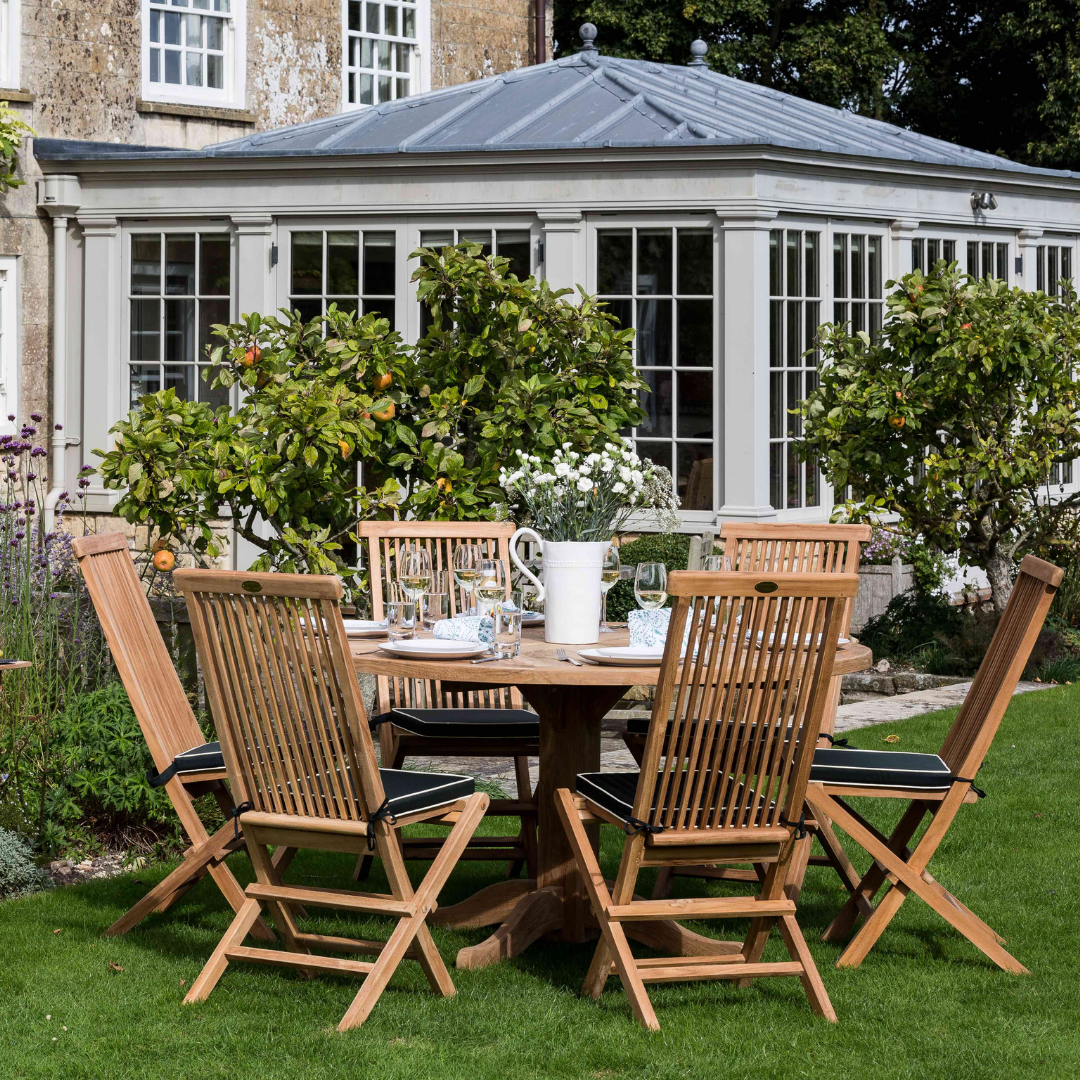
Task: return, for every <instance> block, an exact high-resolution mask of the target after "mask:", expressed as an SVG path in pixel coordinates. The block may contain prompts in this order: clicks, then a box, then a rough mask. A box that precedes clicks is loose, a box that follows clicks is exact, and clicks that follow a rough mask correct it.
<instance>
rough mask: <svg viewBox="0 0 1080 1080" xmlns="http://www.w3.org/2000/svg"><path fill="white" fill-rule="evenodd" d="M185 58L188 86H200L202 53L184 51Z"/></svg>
mask: <svg viewBox="0 0 1080 1080" xmlns="http://www.w3.org/2000/svg"><path fill="white" fill-rule="evenodd" d="M184 56H185V57H186V58H187V84H188V86H202V53H197V52H189V53H184Z"/></svg>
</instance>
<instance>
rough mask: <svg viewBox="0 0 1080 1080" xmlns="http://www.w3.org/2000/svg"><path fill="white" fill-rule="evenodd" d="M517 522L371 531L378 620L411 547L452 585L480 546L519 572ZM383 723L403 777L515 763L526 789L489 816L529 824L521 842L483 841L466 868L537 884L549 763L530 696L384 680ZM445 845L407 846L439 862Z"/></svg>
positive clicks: (456, 606) (456, 604) (385, 754)
mask: <svg viewBox="0 0 1080 1080" xmlns="http://www.w3.org/2000/svg"><path fill="white" fill-rule="evenodd" d="M513 534H514V525H513V523H511V522H505V521H503V522H490V521H486V522H485V521H469V522H464V521H362V522H360V524H359V526H358V527H357V535H358V536H360V537H361V538H362V539H365V540H367V543H368V555H369V567H370V573H371V606H372V618H375V619H381V618H383V617H384V615H385V601H386V599H387V598H388V597H389V596H391V595H392V592H391V590H392V589H393V586H394V574H395V573H396V568H397V561H398V557H399V556H400V554H401V552H402V551H403V550H404V549H405V548H408V547H421V548H425V549H426V550H427V551H428V552H429V553H430V555H431V565H432V570H433V572H434V573H435V574H437V575H439V576H440V577H442V578H450V579H452V575H453V565H454V551H455V549H456V548H457V546H458V545H459V544H476V545H478V546H480V547H481V549H482V550H483V552H484V555H485V557H486V558H495V559H502V560H503V561H505V562H506V564H507V570H509V569H510V554H509V542H510V537H511V536H513ZM449 599H450V611H449V614H450V615H451V616H452V615H454V614H456V613H457V612H458V611H460V610H461V609H462V605H463V603H464V602H465V600H466V593H465V592H464V590H461V589H457V588H455V587H454V584H453V581H452V580H451V582H450V598H449ZM376 695H377V696H376V701H377V706H378V713H377V715H376V716H375V717H374V719H373V720H372V722H371V723H372V726H373V727H374V728H376V729H377V730H378V732H379V741H380V747H381V752H382V762H383V764H384V765H388V766H390V767H392V768H395V769H400V768H401V766H402V765H403V764H404V763H405V762H406V761H407V760H408V759H409V758H411V757H427V758H440V757H451V758H455V759H461V758H510V759H512V760H513V762H514V776H515V780H516V782H517V798H516V799H494V800H492V803H491V808H490V810H489V811H488V812H489V813H491V814H494V815H499V816H505V815H516V816H518V817H520V819H521V831H520V832H519V833H518V835H517V836H479V837H475V838H474V839H473V840H472V842H471V843H470V844H469V846H468V848H467V849H466V851H465V855H464V858H466V859H480V860H485V861H487V860H494V861H499V862H501V861H503V860H505V861H506V862H507V864H508V867H509V872H510V873H509V876H511V877H516V876H517V874H518V873H519V872H520V870H521V867H522V865H527V866H528V871H529V876H530V877H535V876H536V800H535V799H534V798H533V793H532V786H531V783H530V780H529V758H530V757H538V756H539V754H540V720H539V718H538V717H537V715H536V713H533V712H529V711H528V710H527V709H526V708H525V707H524V703H523V702H522V699H521V691H519V690H518V689H517V687H511V686H489V687H486V688H485V687H476V686H474V685H464V684H452V683H445V682H440V681H437V680H425V679H401V678H394V679H391V678H385V677H383V676H379V678H378V679H377V680H376ZM438 844H439V841H438V840H432V839H430V838H426V839H425V838H419V837H413V838H409V839H406V840H404V848H405V857H406V858H407V859H430V858H433V857H434V855H435V853H436V852H437V851H438ZM370 862H371V860H370V859H368V858H364V859H361V860H360V862H359V863H358V864H357V869H356V877H357V878H358V879H363V878H364V877H366V875H367V871H368V868H369V866H370Z"/></svg>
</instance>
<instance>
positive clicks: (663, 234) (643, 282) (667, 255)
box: [637, 229, 672, 295]
mask: <svg viewBox="0 0 1080 1080" xmlns="http://www.w3.org/2000/svg"><path fill="white" fill-rule="evenodd" d="M671 256H672V251H671V230H670V229H638V234H637V258H638V265H637V288H638V292H639V293H653V294H657V295H670V293H671Z"/></svg>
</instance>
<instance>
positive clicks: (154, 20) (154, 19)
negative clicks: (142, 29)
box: [150, 11, 161, 41]
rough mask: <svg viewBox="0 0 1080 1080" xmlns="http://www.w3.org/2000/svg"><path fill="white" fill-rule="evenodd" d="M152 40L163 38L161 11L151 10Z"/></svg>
mask: <svg viewBox="0 0 1080 1080" xmlns="http://www.w3.org/2000/svg"><path fill="white" fill-rule="evenodd" d="M150 40H151V41H160V40H161V12H160V11H151V12H150Z"/></svg>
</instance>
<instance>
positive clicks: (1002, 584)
mask: <svg viewBox="0 0 1080 1080" xmlns="http://www.w3.org/2000/svg"><path fill="white" fill-rule="evenodd" d="M1009 569H1010V563H1009V560H1008V559H1007V558H1005V556H1004V555H999V554H994V555H990V556H988V557H987V559H986V576H987V577H988V578H989V579H990V596H991V599H992V600H993V602H994V611H996V612H997V613H998V614H999V615H1000V614H1001V613H1002V612H1003V611H1004V610H1005V605H1006V604H1007V603H1008V602H1009V596H1010V595H1011V593H1012V576H1011V575H1010V573H1009Z"/></svg>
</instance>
